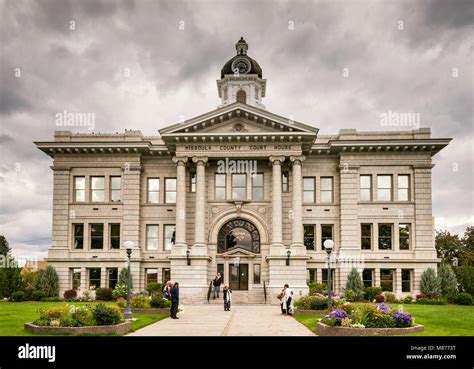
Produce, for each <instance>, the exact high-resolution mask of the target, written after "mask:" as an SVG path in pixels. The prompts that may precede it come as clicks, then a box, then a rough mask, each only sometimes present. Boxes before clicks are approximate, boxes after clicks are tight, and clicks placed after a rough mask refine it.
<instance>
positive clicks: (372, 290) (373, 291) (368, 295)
mask: <svg viewBox="0 0 474 369" xmlns="http://www.w3.org/2000/svg"><path fill="white" fill-rule="evenodd" d="M381 293H382V289H381V288H380V287H366V288H365V290H364V298H365V299H366V300H367V301H370V302H372V301H374V300H375V296H377V295H380V294H381Z"/></svg>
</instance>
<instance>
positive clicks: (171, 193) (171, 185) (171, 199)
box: [165, 178, 176, 204]
mask: <svg viewBox="0 0 474 369" xmlns="http://www.w3.org/2000/svg"><path fill="white" fill-rule="evenodd" d="M165 203H166V204H176V178H165Z"/></svg>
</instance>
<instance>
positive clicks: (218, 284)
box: [212, 273, 222, 300]
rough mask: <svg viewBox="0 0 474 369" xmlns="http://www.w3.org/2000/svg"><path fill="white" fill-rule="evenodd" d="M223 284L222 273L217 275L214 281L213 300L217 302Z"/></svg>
mask: <svg viewBox="0 0 474 369" xmlns="http://www.w3.org/2000/svg"><path fill="white" fill-rule="evenodd" d="M221 284H222V276H221V273H217V274H216V276H215V277H214V280H213V281H212V287H213V288H212V292H213V294H212V299H213V300H215V299H216V296H217V298H219V292H220V289H221Z"/></svg>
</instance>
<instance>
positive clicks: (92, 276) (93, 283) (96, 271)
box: [89, 268, 101, 290]
mask: <svg viewBox="0 0 474 369" xmlns="http://www.w3.org/2000/svg"><path fill="white" fill-rule="evenodd" d="M100 273H101V272H100V268H90V269H89V289H90V290H95V289H97V288H100Z"/></svg>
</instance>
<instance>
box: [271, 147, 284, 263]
mask: <svg viewBox="0 0 474 369" xmlns="http://www.w3.org/2000/svg"><path fill="white" fill-rule="evenodd" d="M284 161H285V157H284V156H270V162H271V163H272V243H271V249H272V250H271V252H270V254H277V255H278V254H281V253H282V252H283V237H282V228H283V219H282V218H283V214H282V212H283V211H282V191H281V164H282V163H283V162H284Z"/></svg>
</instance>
